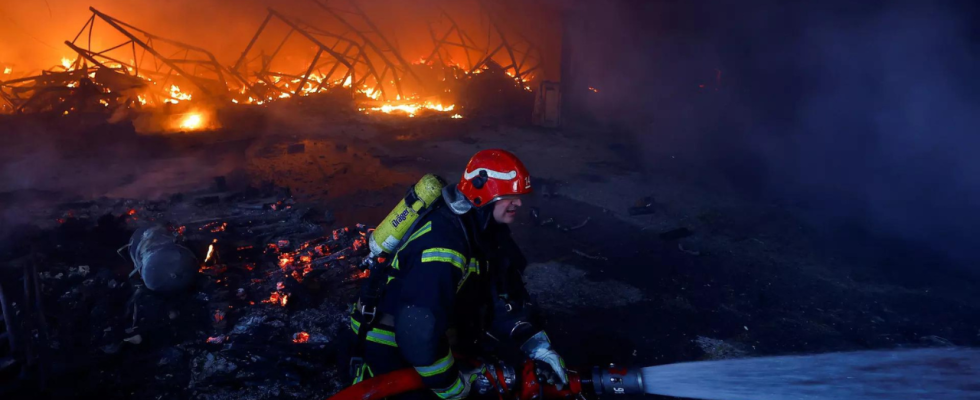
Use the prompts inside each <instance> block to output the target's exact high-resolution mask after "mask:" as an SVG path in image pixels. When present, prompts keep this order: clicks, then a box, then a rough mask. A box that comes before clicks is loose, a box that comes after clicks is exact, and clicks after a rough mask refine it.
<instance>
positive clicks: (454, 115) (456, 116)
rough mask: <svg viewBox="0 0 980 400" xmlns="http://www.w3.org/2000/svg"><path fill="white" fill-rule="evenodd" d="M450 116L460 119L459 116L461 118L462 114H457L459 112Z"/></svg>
mask: <svg viewBox="0 0 980 400" xmlns="http://www.w3.org/2000/svg"><path fill="white" fill-rule="evenodd" d="M452 118H453V119H460V118H463V116H462V115H459V114H453V116H452Z"/></svg>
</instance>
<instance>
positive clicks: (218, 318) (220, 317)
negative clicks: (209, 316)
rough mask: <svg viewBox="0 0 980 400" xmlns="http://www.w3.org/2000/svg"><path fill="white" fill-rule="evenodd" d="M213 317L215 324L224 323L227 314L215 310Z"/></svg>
mask: <svg viewBox="0 0 980 400" xmlns="http://www.w3.org/2000/svg"><path fill="white" fill-rule="evenodd" d="M213 317H214V322H215V323H218V322H221V321H224V319H225V312H224V311H221V310H214V316H213Z"/></svg>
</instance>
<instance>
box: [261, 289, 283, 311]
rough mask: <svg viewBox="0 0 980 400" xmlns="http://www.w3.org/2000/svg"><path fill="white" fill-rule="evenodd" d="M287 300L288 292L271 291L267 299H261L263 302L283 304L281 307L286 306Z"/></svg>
mask: <svg viewBox="0 0 980 400" xmlns="http://www.w3.org/2000/svg"><path fill="white" fill-rule="evenodd" d="M288 301H289V295H288V294H282V293H279V292H272V295H271V296H269V298H268V299H266V300H262V302H263V303H269V304H278V305H280V306H283V307H285V306H286V302H288Z"/></svg>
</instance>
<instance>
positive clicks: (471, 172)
mask: <svg viewBox="0 0 980 400" xmlns="http://www.w3.org/2000/svg"><path fill="white" fill-rule="evenodd" d="M457 188H458V189H459V192H460V193H462V194H463V196H465V197H466V199H467V200H469V201H470V203H473V205H475V206H477V207H480V206H483V205H486V204H489V203H493V202H494V201H497V200H499V199H500V198H501V197H505V196H516V195H521V194H527V193H531V174H529V173H528V172H527V168H525V167H524V163H522V162H521V160H519V159H517V156H515V155H513V154H511V153H510V152H508V151H505V150H500V149H490V150H481V151H480V152H478V153H476V154H475V155H473V158H471V159H470V162H469V163H468V164H466V171H465V172H463V179H460V180H459V185H458V186H457Z"/></svg>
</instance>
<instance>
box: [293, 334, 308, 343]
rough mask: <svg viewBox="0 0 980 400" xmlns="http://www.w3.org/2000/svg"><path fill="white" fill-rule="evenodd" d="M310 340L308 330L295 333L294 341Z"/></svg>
mask: <svg viewBox="0 0 980 400" xmlns="http://www.w3.org/2000/svg"><path fill="white" fill-rule="evenodd" d="M309 341H310V334H309V333H306V332H296V334H294V335H293V343H306V342H309Z"/></svg>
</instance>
